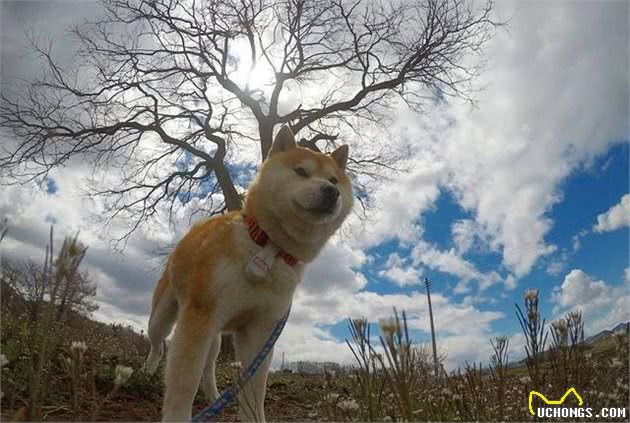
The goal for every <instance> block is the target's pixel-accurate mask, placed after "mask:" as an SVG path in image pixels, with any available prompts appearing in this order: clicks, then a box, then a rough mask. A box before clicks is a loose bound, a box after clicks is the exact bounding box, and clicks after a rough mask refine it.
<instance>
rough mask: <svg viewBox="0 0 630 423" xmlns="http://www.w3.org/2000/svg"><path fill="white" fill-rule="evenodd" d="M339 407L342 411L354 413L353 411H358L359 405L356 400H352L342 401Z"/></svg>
mask: <svg viewBox="0 0 630 423" xmlns="http://www.w3.org/2000/svg"><path fill="white" fill-rule="evenodd" d="M337 407H339V408H340V409H342V410H344V411H352V410H358V409H359V404H358V403H357V402H356V401H355V400H353V399H350V400H343V401H340V402H339V404H337Z"/></svg>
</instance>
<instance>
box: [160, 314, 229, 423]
mask: <svg viewBox="0 0 630 423" xmlns="http://www.w3.org/2000/svg"><path fill="white" fill-rule="evenodd" d="M214 326H215V325H213V324H212V317H211V313H210V310H208V308H207V307H200V306H195V305H191V304H189V305H187V306H185V307H182V309H181V310H180V314H179V316H178V318H177V326H176V327H175V334H174V335H173V340H172V341H171V344H170V347H169V351H168V360H167V365H166V394H165V395H164V407H163V409H162V420H163V421H165V422H188V421H190V419H191V414H192V404H193V400H194V398H195V394H196V393H197V388H198V387H199V382H200V379H201V373H202V371H203V368H204V364H205V361H206V357H207V355H208V350H209V349H210V344H211V342H212V340H214V339H215V337H216V336H217V334H218V329H217V328H215V327H214Z"/></svg>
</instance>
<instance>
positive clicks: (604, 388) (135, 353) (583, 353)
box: [0, 239, 630, 421]
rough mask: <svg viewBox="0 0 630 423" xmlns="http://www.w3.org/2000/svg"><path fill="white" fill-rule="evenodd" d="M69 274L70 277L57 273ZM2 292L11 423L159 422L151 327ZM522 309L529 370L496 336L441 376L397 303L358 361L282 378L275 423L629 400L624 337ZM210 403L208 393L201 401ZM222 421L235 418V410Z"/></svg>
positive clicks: (352, 330)
mask: <svg viewBox="0 0 630 423" xmlns="http://www.w3.org/2000/svg"><path fill="white" fill-rule="evenodd" d="M75 247H80V248H78V249H77V248H75ZM83 252H84V247H82V246H80V244H78V243H77V242H76V239H75V240H74V243H73V242H72V240H70V241H68V244H66V245H65V246H64V247H63V248H62V254H65V255H67V256H68V257H67V258H65V259H63V257H61V258H62V260H60V259H59V257H58V258H57V260H55V261H54V263H53V261H52V260H49V261H48V263H47V267H46V268H45V270H44V273H43V276H44V277H49V278H51V280H52V281H53V283H51V284H49V286H47V289H55V288H54V287H55V286H57V288H56V289H59V287H60V286H64V285H63V281H60V280H58V281H57V282H54V281H55V277H57V276H59V277H61V278H63V277H67V275H73V274H77V272H78V267H79V265H80V262H81V261H80V259H78V258H79V257H82V254H83ZM57 263H60V265H61V266H62V267H63V268H62V269H61V270H60V269H59V268H58V265H57ZM61 271H63V272H65V273H64V274H65V275H66V276H64V275H63V274H61V275H58V274H59V272H61ZM47 275H48V276H47ZM3 278H4V275H3ZM2 290H3V292H2V293H3V298H2V310H1V313H2V315H1V317H2V332H1V342H2V356H1V357H0V361H1V363H0V364H1V365H2V392H3V397H2V410H1V411H2V420H3V421H10V420H14V421H23V420H25V419H27V418H29V416H30V418H31V419H36V420H43V421H52V420H55V421H84V420H99V421H155V420H158V419H159V418H160V406H161V403H162V392H163V386H162V381H161V376H159V375H160V374H161V372H157V374H156V375H154V376H149V375H147V374H146V373H144V372H142V371H139V369H140V368H141V366H142V363H143V361H144V358H145V357H146V355H147V353H148V350H149V344H148V341H147V339H146V337H144V335H143V334H138V333H136V332H134V331H132V330H131V329H130V328H126V327H123V326H120V325H106V324H102V323H98V322H94V321H92V320H89V319H87V318H85V317H83V316H82V315H81V314H80V313H78V312H77V311H73V310H72V309H69V310H67V312H66V313H65V314H64V315H63V316H62V317H63V318H59V319H52V318H51V316H53V314H54V313H52V311H53V309H54V308H53V307H50V304H49V303H48V304H46V302H44V303H40V304H38V306H37V307H35V308H34V307H33V304H32V301H30V300H27V299H25V298H20V297H19V296H16V295H15V293H14V292H10V291H9V290H8V288H7V286H6V284H5V280H4V279H3V281H2ZM42 297H43V296H42ZM9 298H10V299H11V301H5V300H7V299H9ZM34 310H35V311H34ZM54 315H55V316H56V315H57V314H54ZM517 316H518V319H519V322H520V324H521V328H522V329H523V336H524V337H525V339H526V342H525V356H526V358H525V361H524V364H523V365H522V366H517V367H511V366H510V363H508V357H509V356H514V355H519V353H521V354H522V352H519V351H510V345H509V342H508V340H507V338H506V337H498V338H495V339H493V340H489V342H490V343H491V346H492V351H493V353H492V355H491V356H490V357H489V358H488V362H489V363H490V364H489V367H483V366H482V365H481V364H479V363H467V364H465V366H463V367H462V368H460V369H457V370H455V371H453V372H451V373H450V374H447V373H446V372H445V371H444V369H443V367H442V365H441V363H442V362H443V360H444V358H445V357H440V358H439V361H440V363H439V364H438V369H439V371H438V372H436V371H435V370H436V367H435V366H434V364H433V362H432V356H431V354H430V353H429V351H428V350H427V348H426V347H425V346H423V345H420V344H418V343H416V342H414V340H413V339H411V338H410V335H409V331H408V328H407V320H406V316H405V313H404V312H403V313H400V314H399V313H397V312H396V311H395V310H394V313H393V315H392V317H391V318H390V319H387V320H383V321H381V322H380V325H379V326H380V334H379V336H378V337H375V336H374V334H372V333H371V327H373V326H370V324H369V322H368V321H367V319H362V318H359V319H351V320H349V326H348V329H349V337H348V340H347V344H348V347H349V348H350V350H351V351H352V353H353V355H354V358H355V361H356V362H355V365H354V366H353V367H350V368H347V369H346V370H340V371H336V372H332V371H330V372H326V373H325V374H320V375H301V374H292V373H286V372H276V373H273V374H272V375H271V376H270V379H269V384H268V394H267V400H266V414H267V417H268V419H269V420H276V421H528V420H534V418H533V417H532V416H530V414H529V411H528V408H527V397H528V393H529V391H530V390H532V389H536V390H539V391H541V392H544V393H545V395H547V396H548V397H549V398H559V397H560V396H561V395H562V394H563V393H564V392H565V391H566V389H567V388H568V387H575V388H576V389H577V390H578V392H580V393H581V394H582V396H583V398H584V401H585V404H584V407H592V408H593V409H595V410H598V409H600V408H602V407H625V408H627V407H628V349H629V341H628V334H627V333H625V334H621V335H616V336H615V337H611V338H607V339H604V340H602V341H601V342H598V343H597V344H595V345H592V346H591V345H586V344H584V343H583V342H582V341H583V337H584V321H583V318H582V315H581V314H580V313H570V314H568V315H567V316H565V317H564V318H563V319H561V320H559V321H556V322H553V323H552V324H551V325H549V327H548V328H547V325H546V324H545V320H544V318H542V316H540V313H539V311H538V292H537V291H533V290H527V291H526V292H525V296H524V308H523V309H521V308H520V306H517ZM51 319H52V320H51ZM548 338H549V339H550V342H549V347H548V348H546V345H547V339H548ZM34 364H35V366H34ZM234 379H235V371H234V369H233V367H232V366H230V365H229V363H226V362H223V363H220V365H219V371H218V384H219V386H220V387H223V388H225V387H227V386H228V385H229V384H230V383H231V382H232V381H233V380H234ZM34 382H37V383H34ZM34 386H35V387H36V388H37V392H35V395H34V391H33V389H34V388H33V387H34ZM33 398H35V399H36V402H37V404H36V405H37V408H36V409H35V407H34V405H33ZM206 404H207V399H206V398H204V397H203V395H201V394H200V395H199V396H198V398H197V400H196V403H195V408H196V410H200V409H201V408H202V407H203V406H204V405H206ZM33 410H35V411H36V413H37V414H32V413H33ZM29 413H31V414H29ZM629 415H630V413H628V411H626V416H629ZM222 419H223V420H225V421H236V420H238V419H237V417H236V411H235V407H234V405H232V406H231V407H229V408H228V409H227V410H226V411H225V412H224V414H223V415H222ZM621 420H627V417H626V419H621Z"/></svg>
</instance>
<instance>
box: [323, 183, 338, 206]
mask: <svg viewBox="0 0 630 423" xmlns="http://www.w3.org/2000/svg"><path fill="white" fill-rule="evenodd" d="M321 190H322V195H323V197H324V198H325V199H326V200H328V201H331V202H333V201H335V200H337V197H339V190H338V189H337V187H336V186H334V185H328V184H326V185H322V187H321Z"/></svg>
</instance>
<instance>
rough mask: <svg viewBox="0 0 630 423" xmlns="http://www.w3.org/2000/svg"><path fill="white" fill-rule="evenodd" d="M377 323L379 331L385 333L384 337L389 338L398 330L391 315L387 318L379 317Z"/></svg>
mask: <svg viewBox="0 0 630 423" xmlns="http://www.w3.org/2000/svg"><path fill="white" fill-rule="evenodd" d="M378 324H379V326H380V327H381V331H383V335H385V338H386V339H391V338H392V337H393V336H394V334H395V333H397V331H398V323H397V322H396V319H394V318H393V317H390V318H389V319H381V320H379V322H378Z"/></svg>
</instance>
